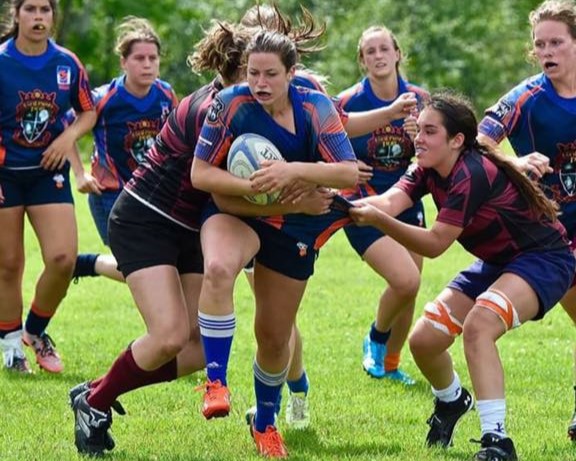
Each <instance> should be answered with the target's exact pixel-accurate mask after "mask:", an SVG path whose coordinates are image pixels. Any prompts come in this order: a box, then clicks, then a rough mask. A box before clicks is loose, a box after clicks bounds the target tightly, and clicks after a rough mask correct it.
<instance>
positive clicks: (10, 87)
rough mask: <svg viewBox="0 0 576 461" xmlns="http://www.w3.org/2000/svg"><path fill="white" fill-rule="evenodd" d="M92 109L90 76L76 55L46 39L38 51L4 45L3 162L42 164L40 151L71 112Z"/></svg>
mask: <svg viewBox="0 0 576 461" xmlns="http://www.w3.org/2000/svg"><path fill="white" fill-rule="evenodd" d="M70 108H73V109H74V110H75V111H76V112H84V111H88V110H92V109H93V108H94V103H93V101H92V95H91V93H90V86H89V84H88V77H87V75H86V71H85V70H84V67H83V66H82V64H81V63H80V61H79V60H78V58H77V57H76V56H75V55H74V54H73V53H72V52H70V51H69V50H67V49H66V48H62V47H61V46H58V45H56V44H55V43H54V42H52V41H48V47H47V49H46V51H45V52H44V53H43V54H42V55H40V56H26V55H23V54H22V53H20V52H19V51H18V49H17V48H16V45H15V44H14V39H10V40H8V41H6V42H4V43H3V44H2V45H0V166H1V167H3V168H39V167H40V161H41V160H42V153H43V152H44V151H45V150H46V148H47V147H48V146H49V145H50V143H52V141H54V139H56V138H57V137H58V136H59V135H60V134H61V133H62V132H63V131H64V129H65V128H66V127H67V126H68V119H67V117H66V114H67V112H68V111H69V110H70Z"/></svg>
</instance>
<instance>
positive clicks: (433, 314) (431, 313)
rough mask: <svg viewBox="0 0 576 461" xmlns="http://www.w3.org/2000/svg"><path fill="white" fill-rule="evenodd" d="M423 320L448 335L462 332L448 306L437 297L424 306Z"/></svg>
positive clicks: (459, 324) (456, 334) (460, 325)
mask: <svg viewBox="0 0 576 461" xmlns="http://www.w3.org/2000/svg"><path fill="white" fill-rule="evenodd" d="M424 320H426V321H427V322H428V323H429V324H430V325H432V326H433V327H434V328H436V329H437V330H440V331H441V332H442V333H445V334H447V335H448V336H458V335H459V334H460V333H462V324H461V323H460V322H459V321H458V319H457V318H456V317H454V316H453V315H452V314H451V311H450V308H449V307H448V306H446V305H445V304H444V303H442V302H441V301H439V300H437V299H435V300H434V301H432V302H431V303H426V306H424Z"/></svg>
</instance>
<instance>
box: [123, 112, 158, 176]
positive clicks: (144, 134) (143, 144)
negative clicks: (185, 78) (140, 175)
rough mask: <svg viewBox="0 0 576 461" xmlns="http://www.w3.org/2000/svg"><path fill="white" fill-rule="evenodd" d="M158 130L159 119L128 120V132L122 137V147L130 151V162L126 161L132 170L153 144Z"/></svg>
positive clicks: (142, 159) (141, 160)
mask: <svg viewBox="0 0 576 461" xmlns="http://www.w3.org/2000/svg"><path fill="white" fill-rule="evenodd" d="M158 131H160V121H159V120H138V121H136V122H128V134H127V135H126V136H125V137H124V149H125V150H126V151H127V152H130V154H131V156H132V159H131V160H132V162H130V161H129V162H128V166H129V167H130V169H132V170H134V169H135V168H136V167H137V166H138V165H139V164H140V163H142V162H143V161H144V158H145V157H146V154H147V153H148V151H149V150H150V148H151V147H152V146H153V145H154V138H155V137H156V135H157V134H158Z"/></svg>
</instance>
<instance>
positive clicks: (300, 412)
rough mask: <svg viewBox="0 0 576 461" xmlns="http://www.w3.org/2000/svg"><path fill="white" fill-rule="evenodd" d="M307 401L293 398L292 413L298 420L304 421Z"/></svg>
mask: <svg viewBox="0 0 576 461" xmlns="http://www.w3.org/2000/svg"><path fill="white" fill-rule="evenodd" d="M305 410H306V401H305V400H304V399H303V398H300V397H296V396H295V397H292V412H293V414H294V417H295V418H296V419H304V416H305V415H304V413H305Z"/></svg>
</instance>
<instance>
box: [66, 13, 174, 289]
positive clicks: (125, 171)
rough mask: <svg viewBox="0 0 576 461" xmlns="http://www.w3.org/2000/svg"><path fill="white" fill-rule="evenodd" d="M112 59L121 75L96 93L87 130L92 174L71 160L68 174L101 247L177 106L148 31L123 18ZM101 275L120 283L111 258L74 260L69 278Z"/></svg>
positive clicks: (140, 21) (155, 41) (153, 35)
mask: <svg viewBox="0 0 576 461" xmlns="http://www.w3.org/2000/svg"><path fill="white" fill-rule="evenodd" d="M117 31H118V32H117V33H118V35H117V38H116V53H117V54H118V55H119V56H120V67H121V68H122V70H123V72H124V73H123V75H122V76H120V77H117V78H115V79H114V80H112V81H111V82H110V83H108V84H106V85H103V86H101V87H99V88H96V89H95V90H94V91H93V98H94V102H95V104H96V111H97V114H98V121H97V122H96V125H95V126H94V129H93V130H92V133H93V135H94V152H93V154H92V161H91V172H90V174H85V173H84V167H83V165H82V162H81V161H79V157H78V156H75V157H74V159H75V161H74V162H73V163H72V168H73V171H74V173H75V176H76V183H77V187H78V189H79V191H80V192H83V193H88V194H89V195H88V203H89V205H90V212H91V213H92V217H93V218H94V223H95V224H96V228H97V229H98V233H99V234H100V238H101V239H102V242H104V244H105V245H108V217H109V215H110V210H111V209H112V206H113V205H114V202H115V201H116V199H117V198H118V196H119V195H120V192H121V191H122V189H123V188H124V185H125V184H126V183H127V182H128V181H129V180H130V178H131V177H132V172H133V171H134V170H135V169H136V168H137V167H138V165H139V164H140V163H142V162H144V161H145V157H146V154H147V153H148V151H149V150H150V147H151V146H152V145H153V144H154V139H155V138H156V135H157V134H158V133H159V132H160V128H162V125H163V124H164V122H165V121H166V118H167V117H168V114H169V113H170V112H171V111H172V109H173V108H174V107H175V105H176V104H177V99H176V95H175V94H174V91H173V90H172V88H171V87H170V85H169V84H168V83H167V82H165V81H163V80H160V79H159V78H158V75H159V70H160V55H161V51H162V50H161V43H160V38H159V37H158V35H157V34H156V32H155V31H154V28H153V27H152V25H151V24H150V23H149V22H148V21H147V20H146V19H142V18H136V17H127V18H125V19H124V20H123V21H122V23H121V24H120V25H119V26H118V29H117ZM95 275H105V276H107V277H109V278H112V279H115V280H119V281H123V280H124V277H123V276H122V274H121V273H120V272H119V271H118V269H117V268H116V259H115V258H114V257H113V256H112V255H99V254H91V253H84V254H80V255H78V258H77V260H76V267H75V270H74V274H73V276H74V277H84V276H95Z"/></svg>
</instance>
